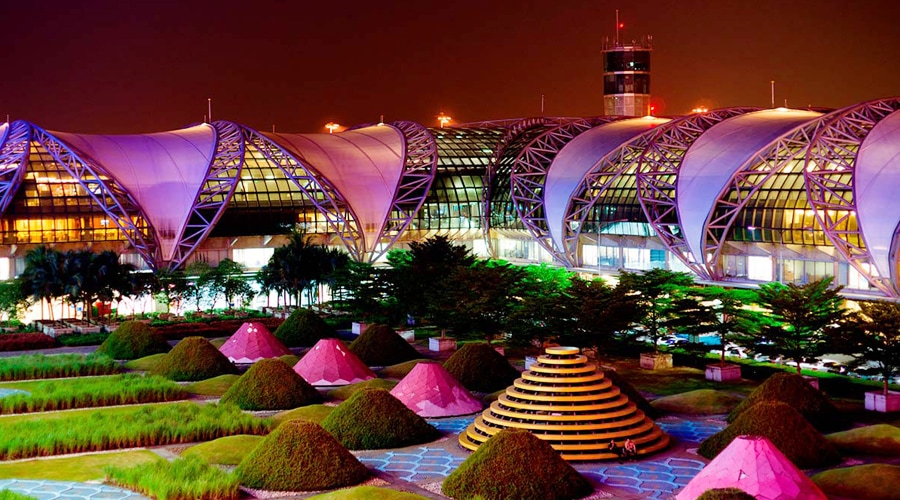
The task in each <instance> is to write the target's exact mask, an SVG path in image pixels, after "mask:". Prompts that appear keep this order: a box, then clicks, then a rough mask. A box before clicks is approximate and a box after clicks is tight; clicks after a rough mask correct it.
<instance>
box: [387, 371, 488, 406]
mask: <svg viewBox="0 0 900 500" xmlns="http://www.w3.org/2000/svg"><path fill="white" fill-rule="evenodd" d="M391 394H392V395H393V396H394V397H395V398H397V399H399V400H400V401H402V402H403V404H405V405H406V407H407V408H409V409H410V410H412V411H414V412H416V413H417V414H418V415H419V416H420V417H450V416H454V415H467V414H469V413H475V412H476V411H481V409H482V408H483V405H482V404H481V401H479V400H478V399H476V398H475V397H474V396H472V394H471V393H469V391H468V390H466V388H465V387H463V386H462V384H460V383H459V381H457V380H456V379H455V378H453V375H450V373H449V372H448V371H447V370H446V369H444V367H443V366H441V365H440V363H417V364H416V366H414V367H413V369H412V370H410V372H409V373H408V374H407V375H406V376H405V377H403V380H401V381H400V383H398V384H397V385H396V386H395V387H394V388H393V389H391Z"/></svg>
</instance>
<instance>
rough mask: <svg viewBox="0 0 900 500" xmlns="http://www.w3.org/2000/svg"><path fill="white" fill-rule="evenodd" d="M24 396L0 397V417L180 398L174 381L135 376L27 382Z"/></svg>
mask: <svg viewBox="0 0 900 500" xmlns="http://www.w3.org/2000/svg"><path fill="white" fill-rule="evenodd" d="M29 385H31V387H29V388H28V391H29V393H28V394H12V395H10V396H6V397H4V398H0V414H2V415H6V414H10V413H31V412H39V411H59V410H71V409H73V408H91V407H96V406H117V405H133V404H144V403H159V402H164V401H177V400H179V399H184V398H185V397H186V396H187V394H186V393H185V391H184V389H182V388H181V386H179V385H178V384H176V383H175V382H172V381H171V380H167V379H165V378H162V377H155V376H149V377H144V376H141V375H135V374H131V373H129V374H125V375H114V376H111V377H91V378H74V379H62V380H44V381H41V382H30V383H29Z"/></svg>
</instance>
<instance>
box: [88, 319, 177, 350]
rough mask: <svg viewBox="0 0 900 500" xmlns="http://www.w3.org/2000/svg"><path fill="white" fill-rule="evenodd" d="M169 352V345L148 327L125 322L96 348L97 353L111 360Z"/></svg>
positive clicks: (138, 323)
mask: <svg viewBox="0 0 900 500" xmlns="http://www.w3.org/2000/svg"><path fill="white" fill-rule="evenodd" d="M168 351H169V344H168V343H167V342H166V340H165V339H164V338H162V336H160V335H157V334H156V333H155V332H154V331H153V328H150V326H149V325H146V324H144V323H141V322H138V321H126V322H124V323H122V324H120V325H119V327H118V328H116V329H115V330H113V332H112V333H111V334H110V335H109V337H107V338H106V340H104V341H103V343H102V344H100V346H99V347H97V352H99V353H101V354H106V355H107V356H109V357H111V358H113V359H138V358H143V357H144V356H150V355H151V354H160V353H164V352H168Z"/></svg>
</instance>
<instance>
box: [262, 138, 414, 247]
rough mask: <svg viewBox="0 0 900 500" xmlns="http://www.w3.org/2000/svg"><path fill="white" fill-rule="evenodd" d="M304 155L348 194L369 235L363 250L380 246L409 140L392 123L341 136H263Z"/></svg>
mask: <svg viewBox="0 0 900 500" xmlns="http://www.w3.org/2000/svg"><path fill="white" fill-rule="evenodd" d="M264 135H266V136H267V137H269V138H271V139H272V140H274V141H275V142H277V143H278V144H280V145H281V146H282V147H284V148H285V149H286V150H288V151H289V152H291V153H294V154H297V155H299V156H300V157H302V158H305V159H306V160H307V161H308V162H309V164H310V166H311V167H312V168H314V169H316V171H318V173H319V174H321V175H322V176H324V177H325V178H327V179H328V180H329V181H330V182H331V183H332V184H333V185H334V187H335V188H336V189H337V190H338V191H339V192H340V193H341V194H342V195H343V196H344V198H346V199H347V200H348V201H349V203H350V205H351V208H352V210H353V213H354V215H355V216H356V217H357V219H358V220H359V222H360V226H361V227H362V228H363V231H364V234H365V251H366V252H372V251H374V250H375V246H376V245H377V244H378V240H379V239H380V237H381V233H382V230H383V228H384V224H385V220H386V219H387V216H388V213H389V211H390V208H391V204H392V202H393V200H394V196H395V194H396V191H397V185H398V183H399V180H400V176H401V175H402V174H403V170H404V166H405V165H404V158H405V154H406V152H405V143H404V138H403V136H402V134H401V133H400V132H399V131H398V130H397V129H396V128H394V127H388V126H373V127H366V128H361V129H356V130H351V131H347V132H342V133H340V134H264Z"/></svg>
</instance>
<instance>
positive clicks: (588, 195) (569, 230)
mask: <svg viewBox="0 0 900 500" xmlns="http://www.w3.org/2000/svg"><path fill="white" fill-rule="evenodd" d="M670 123H671V122H667V123H663V124H661V125H659V126H657V127H656V128H654V129H650V130H647V131H645V132H642V133H640V134H638V135H637V136H635V137H633V138H631V139H629V140H628V141H627V142H625V143H623V144H622V145H620V146H618V147H616V148H615V149H614V150H612V151H611V152H609V153H608V154H607V155H606V156H604V157H603V158H601V159H600V160H598V161H597V163H595V164H594V166H592V167H591V169H590V170H588V172H587V173H586V174H585V175H584V177H583V178H582V179H581V182H579V183H578V186H576V187H575V189H574V190H573V191H572V196H571V198H570V199H569V206H568V207H566V212H565V214H566V215H565V218H564V219H563V227H562V241H563V251H564V252H565V257H566V260H567V261H568V262H569V263H570V264H571V265H573V266H576V267H581V266H582V260H581V256H580V255H579V252H578V241H579V240H580V238H581V233H582V232H583V231H584V228H585V225H586V224H585V223H586V222H587V220H588V218H589V217H590V214H591V212H592V211H593V209H594V207H595V206H596V205H597V203H598V201H599V200H600V198H602V197H603V196H604V195H605V194H606V190H607V189H609V188H610V187H612V186H613V185H616V184H618V183H621V180H622V179H623V178H624V177H625V176H632V177H633V176H634V175H635V173H636V172H637V167H638V164H639V162H640V159H641V155H642V154H643V152H644V148H645V147H646V146H647V143H648V141H649V140H650V138H651V137H652V135H653V134H654V133H656V132H657V131H658V130H659V127H665V126H667V125H669V124H670ZM607 222H611V221H607Z"/></svg>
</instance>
